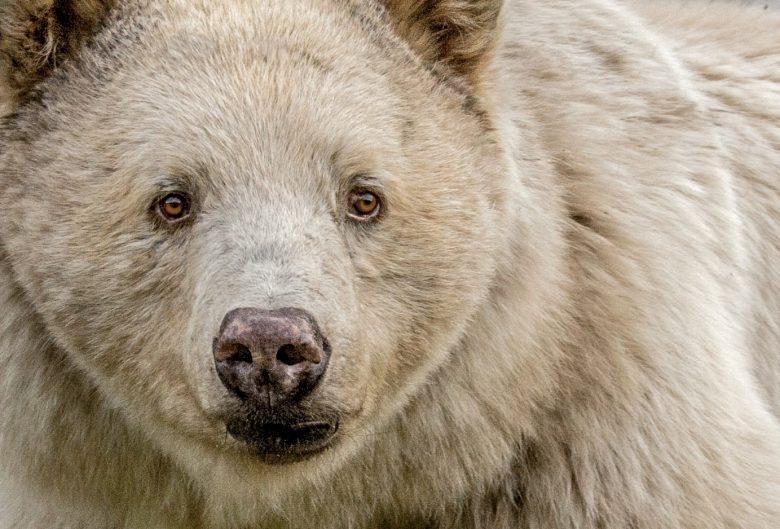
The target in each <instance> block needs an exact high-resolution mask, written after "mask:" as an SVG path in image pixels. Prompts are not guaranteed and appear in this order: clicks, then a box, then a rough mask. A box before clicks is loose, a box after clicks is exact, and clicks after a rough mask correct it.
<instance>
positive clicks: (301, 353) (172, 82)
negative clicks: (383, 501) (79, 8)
mask: <svg viewBox="0 0 780 529" xmlns="http://www.w3.org/2000/svg"><path fill="white" fill-rule="evenodd" d="M199 4H200V3H197V2H181V3H170V4H168V5H167V6H166V7H165V8H160V9H159V10H158V11H157V12H155V13H153V14H149V13H145V12H144V13H142V14H141V15H138V18H137V20H136V19H134V18H133V17H130V16H129V15H128V17H127V19H124V20H122V21H121V22H116V21H115V22H113V23H114V24H116V25H117V27H116V28H115V29H114V31H113V33H112V32H111V31H109V32H106V33H104V34H103V35H102V36H101V39H102V40H98V42H97V43H96V45H95V46H94V49H92V50H89V51H88V52H85V54H84V57H83V58H82V60H81V62H80V63H79V64H78V65H76V66H72V67H68V68H66V69H64V71H63V72H60V74H59V75H55V77H54V78H53V79H50V80H49V81H48V84H47V85H46V88H45V90H44V95H43V103H42V104H41V103H37V102H31V103H29V104H27V105H25V106H23V107H22V108H21V109H19V111H18V113H17V115H16V116H14V117H13V118H11V121H10V122H9V125H8V126H7V127H6V132H5V133H4V134H5V136H4V139H3V141H4V143H5V145H4V149H5V151H6V154H5V155H4V156H3V160H2V170H3V174H2V175H1V177H2V179H3V181H4V182H5V183H6V184H4V189H3V193H2V195H1V197H2V198H0V207H2V210H3V212H4V214H3V219H2V226H1V227H0V234H2V240H3V243H4V245H5V247H6V250H7V252H8V255H9V259H10V261H11V263H12V265H13V269H14V272H15V274H16V280H17V281H18V282H19V283H20V284H21V285H22V286H23V287H24V289H25V291H26V292H27V294H28V296H29V298H30V300H31V302H32V303H33V304H34V306H35V307H36V309H37V311H38V312H39V313H40V315H41V317H42V318H43V320H44V321H45V323H46V325H47V326H48V328H49V330H50V332H51V334H52V338H53V340H55V341H56V342H57V343H58V344H59V345H60V346H61V347H62V348H63V349H64V350H66V351H67V353H68V355H69V356H70V357H71V358H72V359H73V361H74V363H75V364H76V365H77V366H78V367H79V368H81V369H82V370H83V371H84V373H86V374H87V375H88V376H89V377H90V378H91V379H92V381H93V382H94V384H95V385H96V387H97V388H98V390H99V392H100V393H101V394H102V395H103V396H104V397H106V398H107V399H109V401H110V402H112V403H113V405H115V406H116V407H118V408H119V409H121V410H123V411H124V412H125V414H126V415H127V417H128V419H129V420H130V421H131V422H132V423H134V424H140V425H143V427H144V428H146V429H147V430H148V431H149V433H150V435H151V436H152V437H154V438H156V439H158V440H159V441H160V442H161V443H162V444H163V445H167V448H168V449H169V450H170V451H171V453H177V452H180V451H182V450H183V448H182V446H184V444H186V443H190V445H191V446H193V447H197V453H198V454H203V453H211V454H222V456H225V455H228V454H235V455H236V457H249V458H252V457H256V458H257V461H258V462H259V463H258V464H265V463H295V462H300V461H304V460H306V461H308V462H309V463H312V462H314V463H318V462H320V461H324V462H327V461H333V458H325V457H319V455H318V454H320V453H321V452H322V451H324V450H326V449H329V450H331V451H334V450H344V451H349V450H354V449H355V448H356V447H357V446H358V445H359V444H360V443H362V442H363V441H364V440H365V439H368V438H370V436H369V435H361V434H368V433H369V432H370V431H371V430H372V428H376V427H377V426H378V425H379V424H381V423H382V422H383V421H385V420H386V419H387V418H388V417H391V416H392V415H393V414H394V413H397V412H398V411H399V410H400V408H401V407H403V406H404V405H405V403H407V402H408V400H409V398H411V397H412V396H413V395H414V394H415V392H416V391H417V390H418V389H419V388H420V386H421V385H422V384H424V382H425V380H426V378H427V377H428V376H429V375H430V374H431V373H432V372H433V371H434V370H435V369H437V368H440V367H441V366H442V365H443V364H444V363H445V362H446V358H447V357H448V355H449V354H450V351H451V350H452V349H453V347H454V346H455V344H456V343H457V341H458V339H459V337H460V335H461V334H462V332H463V330H464V328H465V326H466V325H467V323H468V320H469V318H470V317H472V316H473V314H474V313H475V311H476V308H477V306H478V304H479V302H480V301H481V298H482V297H483V296H484V295H485V294H486V292H487V290H488V288H489V286H490V281H491V277H492V272H493V269H494V266H495V265H494V262H493V260H492V258H491V255H493V253H494V252H493V249H494V247H495V246H496V245H497V244H498V243H499V240H498V239H499V234H500V223H501V217H500V213H499V212H500V210H501V208H502V201H503V196H502V193H501V189H502V186H503V184H504V180H503V178H504V177H503V176H502V172H503V168H502V167H501V164H500V163H499V160H501V159H502V155H501V148H500V146H499V145H498V143H497V142H496V141H495V140H494V134H493V132H491V130H490V128H489V126H488V125H487V124H486V121H487V120H488V118H487V117H486V114H485V112H482V111H479V110H478V106H479V101H478V99H476V98H475V97H473V96H471V95H469V90H468V88H467V87H466V85H465V83H460V82H459V81H456V80H447V79H446V78H445V74H437V73H436V72H432V71H430V70H429V69H426V68H425V67H424V66H423V65H422V63H421V62H420V61H418V60H416V59H415V58H414V57H413V55H412V54H411V52H410V51H409V49H408V48H407V47H406V45H405V44H403V42H402V41H401V39H399V38H397V37H395V36H394V35H393V34H392V33H391V32H390V31H389V29H385V28H384V26H385V25H386V24H385V22H384V18H382V17H380V16H379V15H377V14H376V13H373V12H365V13H364V12H362V11H361V10H360V9H355V10H352V11H350V10H348V9H345V8H344V7H343V6H342V7H338V8H337V7H333V6H331V7H329V8H327V7H313V6H310V5H306V6H305V8H304V7H302V5H296V6H295V7H293V6H290V5H289V3H288V2H284V1H281V0H280V1H278V2H268V3H265V2H264V3H262V5H261V4H260V3H256V2H246V3H237V2H226V3H225V5H222V3H220V2H212V3H208V5H206V6H202V5H199ZM228 4H229V5H228ZM334 4H338V3H334ZM361 9H362V8H361ZM142 22H143V23H142ZM128 34H129V35H130V36H129V37H127V42H125V43H123V44H121V46H122V47H121V49H118V50H117V49H113V48H112V45H113V40H115V39H116V38H118V36H121V35H124V36H127V35H128ZM112 39H113V40H112ZM109 51H111V52H112V53H113V55H111V54H109ZM30 354H32V353H30ZM226 432H229V433H230V434H231V435H226ZM193 453H194V452H193ZM241 454H244V455H243V456H241ZM293 466H294V465H293Z"/></svg>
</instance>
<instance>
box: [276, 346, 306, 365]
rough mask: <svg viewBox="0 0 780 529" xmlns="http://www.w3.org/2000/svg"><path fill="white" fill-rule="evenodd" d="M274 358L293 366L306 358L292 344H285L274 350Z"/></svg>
mask: <svg viewBox="0 0 780 529" xmlns="http://www.w3.org/2000/svg"><path fill="white" fill-rule="evenodd" d="M276 359H277V360H279V361H280V362H281V363H283V364H285V365H288V366H294V365H298V364H300V363H302V362H305V361H306V358H304V356H303V355H302V354H301V353H300V351H298V349H297V348H296V347H295V346H294V345H292V344H289V343H288V344H285V345H283V346H281V347H280V348H279V350H278V351H277V352H276Z"/></svg>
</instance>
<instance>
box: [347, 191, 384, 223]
mask: <svg viewBox="0 0 780 529" xmlns="http://www.w3.org/2000/svg"><path fill="white" fill-rule="evenodd" d="M381 209H382V200H381V199H380V198H379V196H378V195H376V194H375V193H372V192H370V191H360V190H358V191H352V192H351V193H350V194H349V216H350V217H351V218H353V219H355V220H359V221H367V220H371V219H374V218H376V217H377V216H378V215H379V213H380V211H381Z"/></svg>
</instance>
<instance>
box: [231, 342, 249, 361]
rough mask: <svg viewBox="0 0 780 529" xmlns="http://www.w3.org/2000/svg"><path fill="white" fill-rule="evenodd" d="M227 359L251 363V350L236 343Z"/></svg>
mask: <svg viewBox="0 0 780 529" xmlns="http://www.w3.org/2000/svg"><path fill="white" fill-rule="evenodd" d="M228 361H230V362H235V363H244V364H251V363H252V352H251V351H250V350H249V348H248V347H247V346H245V345H241V344H236V345H235V348H234V349H233V354H231V355H230V358H228Z"/></svg>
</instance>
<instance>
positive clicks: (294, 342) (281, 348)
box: [213, 308, 330, 407]
mask: <svg viewBox="0 0 780 529" xmlns="http://www.w3.org/2000/svg"><path fill="white" fill-rule="evenodd" d="M213 351H214V361H215V362H216V368H217V374H218V375H219V378H220V380H222V383H223V384H224V385H225V387H226V388H227V389H228V390H229V391H230V392H231V393H232V394H234V395H235V396H237V397H238V398H240V399H242V400H251V401H254V402H255V403H256V404H258V405H267V406H269V407H274V406H275V405H277V404H278V403H282V402H288V401H294V400H297V399H300V398H302V397H304V396H305V395H306V394H308V393H310V392H311V391H312V390H313V389H314V387H315V386H316V385H317V382H318V381H319V380H320V378H321V377H322V375H323V374H324V373H325V370H326V368H327V366H328V360H329V359H330V346H329V345H328V342H327V340H326V339H325V337H324V336H323V335H322V332H321V331H320V328H319V326H318V325H317V322H316V321H315V319H314V317H313V316H312V315H311V314H309V313H308V312H306V311H304V310H301V309H296V308H284V309H277V310H264V309H258V308H241V309H235V310H232V311H230V312H229V313H228V314H227V315H226V316H225V318H224V320H223V321H222V325H221V327H220V331H219V336H218V337H217V338H216V339H215V340H214V347H213Z"/></svg>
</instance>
